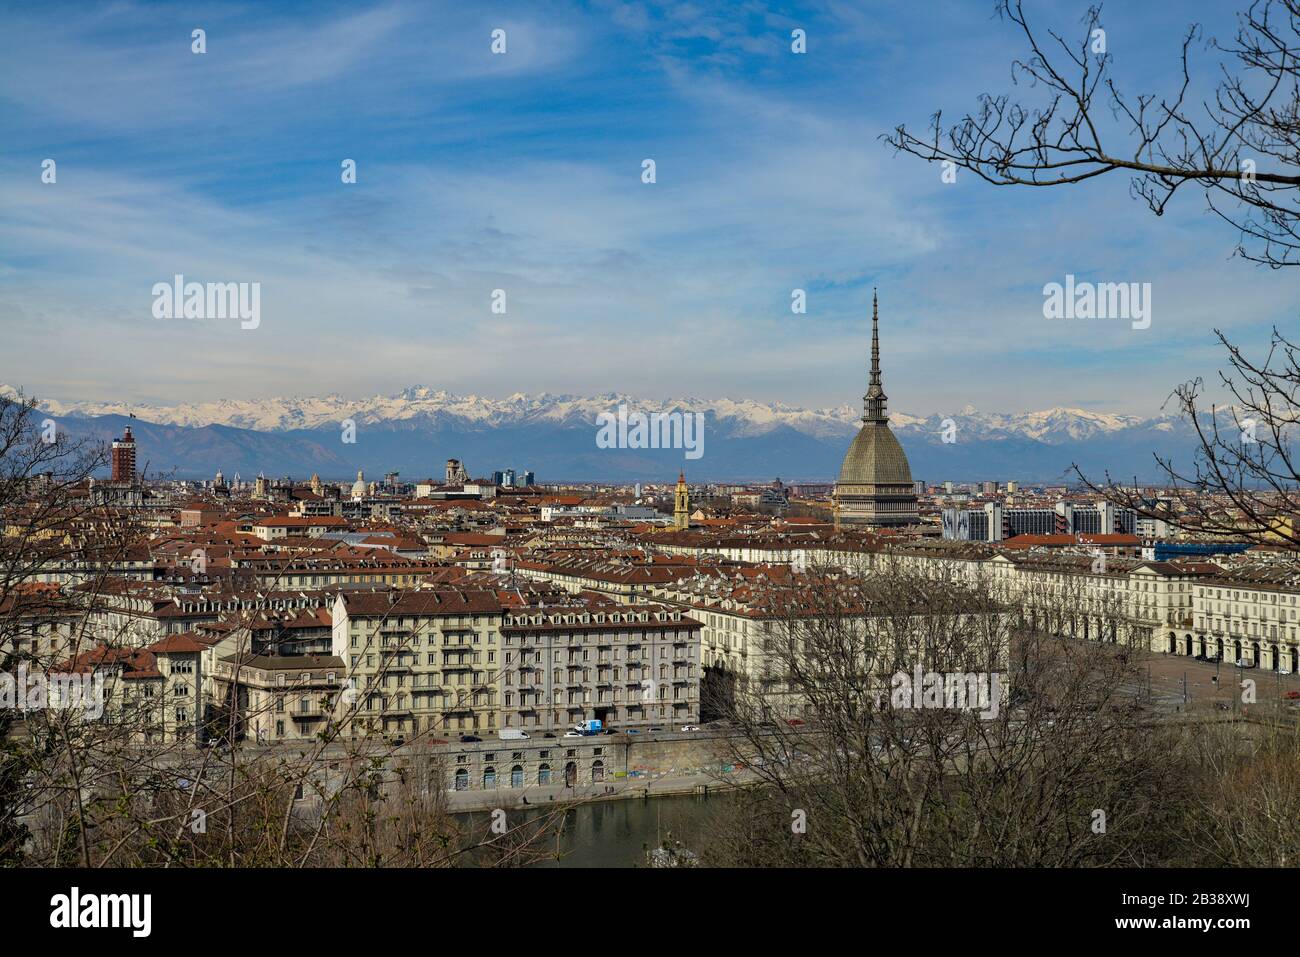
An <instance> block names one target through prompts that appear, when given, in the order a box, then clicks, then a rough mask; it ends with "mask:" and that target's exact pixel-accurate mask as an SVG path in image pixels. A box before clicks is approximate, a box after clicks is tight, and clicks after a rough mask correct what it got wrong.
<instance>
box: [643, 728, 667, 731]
mask: <svg viewBox="0 0 1300 957" xmlns="http://www.w3.org/2000/svg"><path fill="white" fill-rule="evenodd" d="M646 730H647V731H662V730H663V728H647V729H646Z"/></svg>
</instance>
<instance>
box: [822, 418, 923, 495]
mask: <svg viewBox="0 0 1300 957" xmlns="http://www.w3.org/2000/svg"><path fill="white" fill-rule="evenodd" d="M839 484H840V485H907V486H910V485H911V484H912V470H911V468H910V467H909V466H908V464H907V455H906V454H905V453H904V452H903V447H902V446H901V445H899V443H898V439H897V438H895V436H894V433H893V431H891V430H890V428H889V426H888V425H886V424H885V423H884V422H867V423H865V424H864V425H863V426H862V429H861V430H860V431H859V432H858V434H857V437H856V438H855V439H854V440H853V444H852V445H850V446H849V451H848V454H846V455H845V456H844V464H843V465H841V466H840V478H839Z"/></svg>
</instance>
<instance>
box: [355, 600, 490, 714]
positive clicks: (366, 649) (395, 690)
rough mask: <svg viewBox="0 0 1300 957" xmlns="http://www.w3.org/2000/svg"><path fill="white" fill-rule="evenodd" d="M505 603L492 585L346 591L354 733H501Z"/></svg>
mask: <svg viewBox="0 0 1300 957" xmlns="http://www.w3.org/2000/svg"><path fill="white" fill-rule="evenodd" d="M502 612H503V605H502V602H501V600H500V598H499V597H498V596H497V594H496V593H495V592H493V591H489V590H486V589H474V590H471V589H456V588H452V587H439V588H437V589H433V590H421V591H396V590H385V591H370V592H343V593H341V594H340V595H339V596H338V599H337V600H336V601H335V603H334V606H333V608H332V617H333V641H332V654H333V655H334V656H335V657H338V658H340V659H341V660H342V661H343V662H344V665H345V667H346V670H347V683H348V691H349V695H350V696H353V697H355V702H356V706H355V718H354V720H352V721H351V723H350V727H349V733H350V734H352V735H353V736H357V735H362V734H368V733H377V734H385V735H388V736H390V737H392V736H410V735H413V734H417V733H425V732H429V733H432V734H434V735H439V734H448V735H450V734H465V733H472V732H475V731H482V732H495V730H496V729H497V728H498V727H500V726H501V708H502V702H501V697H500V694H499V691H498V688H499V677H500V673H501V670H502V666H503V663H504V659H503V658H502V645H501V630H500V629H501V625H502Z"/></svg>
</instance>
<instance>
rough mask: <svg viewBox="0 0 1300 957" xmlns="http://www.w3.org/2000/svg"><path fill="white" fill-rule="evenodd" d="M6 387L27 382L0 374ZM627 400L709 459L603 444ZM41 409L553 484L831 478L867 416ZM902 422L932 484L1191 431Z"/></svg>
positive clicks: (267, 446)
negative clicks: (603, 422)
mask: <svg viewBox="0 0 1300 957" xmlns="http://www.w3.org/2000/svg"><path fill="white" fill-rule="evenodd" d="M0 394H3V395H9V396H13V395H16V394H17V390H16V389H14V388H12V387H9V386H2V385H0ZM620 405H623V406H626V407H627V409H628V410H629V411H642V412H647V413H648V412H683V413H702V414H703V415H704V417H705V423H706V431H705V436H706V438H705V445H704V456H703V458H701V459H700V460H698V461H693V462H692V461H688V462H685V463H683V455H682V452H681V451H680V450H677V451H673V450H633V449H598V448H597V447H596V444H595V440H594V439H595V434H596V427H597V421H598V420H597V416H598V415H599V414H600V413H602V412H617V410H618V408H619V406H620ZM41 408H42V409H43V410H44V411H45V412H47V413H48V414H49V415H50V416H51V417H53V418H55V419H56V420H57V421H61V422H62V423H63V424H64V425H65V427H66V428H68V429H69V430H70V431H74V432H85V433H93V434H97V435H98V434H102V436H103V437H105V438H107V437H111V436H109V435H108V433H109V432H112V431H118V430H120V427H121V425H120V423H121V421H122V420H124V419H125V418H126V417H127V416H128V415H130V414H134V415H135V417H136V421H135V423H134V424H135V432H136V434H137V436H139V439H140V445H141V453H140V456H141V460H142V461H144V460H145V459H147V458H149V452H150V448H149V443H150V442H154V443H156V445H155V447H154V448H153V452H154V458H152V459H151V461H152V462H153V467H156V468H162V469H164V470H167V469H175V470H176V474H178V475H180V474H197V475H207V474H210V472H211V471H212V470H214V467H215V468H222V469H223V470H224V471H225V472H226V473H227V474H232V473H233V471H235V470H236V469H243V470H244V472H245V474H250V473H251V474H256V473H257V472H258V471H265V472H266V474H268V475H278V474H283V473H284V472H286V471H287V472H290V473H294V472H296V473H298V474H302V473H303V472H304V471H318V472H320V474H321V475H322V476H325V475H326V474H327V473H330V475H331V477H343V476H345V475H346V474H348V473H349V472H352V471H353V470H354V469H355V468H366V469H370V470H372V471H376V472H378V471H388V470H391V469H400V470H401V471H402V473H403V474H404V475H408V476H410V477H412V478H416V477H423V476H425V475H437V474H439V472H440V466H439V461H440V459H441V460H445V459H446V458H449V457H454V458H460V459H463V460H465V461H466V462H467V463H468V466H469V467H470V469H471V471H472V472H474V473H475V474H487V473H490V472H491V471H492V470H494V469H498V468H508V467H509V468H515V469H523V468H530V469H532V470H533V471H535V472H536V473H537V475H538V478H539V480H546V479H552V480H558V479H582V478H590V479H592V480H608V479H621V478H626V479H642V480H649V479H651V478H652V477H653V476H654V475H657V474H658V473H659V472H660V471H663V470H664V468H669V469H675V468H677V467H678V466H679V465H681V464H685V465H686V466H687V467H688V468H689V469H690V470H691V471H692V472H694V473H695V474H697V475H698V476H699V477H700V478H702V479H703V478H713V479H770V478H772V477H774V476H777V475H780V476H782V477H783V478H785V479H787V480H794V479H803V480H816V479H822V480H831V479H833V478H834V475H835V473H836V471H837V470H838V467H839V461H840V459H841V458H842V457H843V453H844V450H845V448H846V447H847V443H848V441H849V440H850V439H851V437H852V435H853V434H854V432H855V431H856V430H857V429H858V427H859V425H860V422H859V418H860V416H861V414H862V412H861V408H860V407H858V406H850V405H844V406H839V407H835V408H822V409H805V408H799V407H796V406H792V405H787V404H784V403H779V402H759V401H756V400H753V399H729V398H720V399H700V398H694V397H686V398H678V399H671V400H666V401H655V400H645V399H641V398H638V397H635V396H629V395H624V394H619V393H608V394H605V395H598V396H576V395H556V394H551V393H541V394H538V395H527V394H524V393H515V394H514V395H510V396H506V397H505V398H491V397H485V396H477V395H456V394H454V393H451V392H447V391H445V390H440V389H431V388H428V387H426V386H412V387H411V388H408V389H404V390H402V391H401V392H398V393H396V394H394V395H387V396H385V395H376V396H371V397H368V398H361V399H351V398H347V397H344V396H341V395H336V394H331V395H325V396H319V397H299V396H289V397H280V398H269V399H222V400H219V401H213V402H196V403H181V404H177V405H145V404H124V403H116V402H63V401H58V400H52V399H51V400H45V399H42V401H41ZM345 420H351V421H352V422H355V423H356V434H357V441H356V443H354V444H347V443H343V442H341V440H340V438H339V435H340V430H341V428H342V423H343V422H344V421H345ZM890 421H891V424H892V426H893V428H894V430H895V432H896V433H897V434H898V436H899V439H900V440H901V441H902V442H903V445H904V448H905V449H906V450H907V452H908V456H909V459H910V460H911V462H912V471H913V474H914V476H915V477H917V478H925V479H927V480H929V481H939V480H942V479H953V480H957V481H969V480H976V479H982V478H1020V479H1022V480H1025V481H1032V480H1035V479H1041V480H1057V479H1059V478H1061V477H1062V475H1063V473H1064V472H1065V471H1066V470H1067V469H1068V468H1069V466H1070V465H1071V464H1072V463H1074V462H1079V464H1081V465H1084V466H1085V467H1092V468H1100V469H1102V470H1105V469H1110V470H1111V471H1112V472H1118V473H1120V474H1125V475H1131V474H1137V475H1139V476H1144V475H1148V474H1151V473H1152V470H1151V468H1150V466H1151V465H1152V464H1153V463H1152V459H1151V452H1152V451H1160V452H1161V453H1162V454H1169V453H1170V452H1173V451H1179V450H1182V449H1184V448H1185V447H1186V445H1187V441H1188V436H1189V432H1188V430H1187V428H1186V426H1185V425H1184V424H1183V423H1181V422H1180V421H1179V420H1178V419H1177V418H1176V417H1173V416H1169V415H1161V416H1156V417H1152V418H1143V417H1141V416H1134V415H1120V414H1113V413H1100V412H1092V411H1088V410H1084V409H1071V408H1055V409H1047V410H1044V411H1040V412H1025V413H996V412H981V411H979V410H977V409H975V408H973V407H970V406H967V407H965V408H963V409H959V410H953V411H951V412H937V413H934V414H931V415H928V416H918V415H911V414H907V413H899V412H895V413H893V414H892V416H891V420H890ZM945 435H947V436H948V437H949V439H950V441H947V442H945V441H944V437H945ZM433 446H436V451H435V449H434V448H433ZM223 457H225V458H227V459H229V460H228V461H223Z"/></svg>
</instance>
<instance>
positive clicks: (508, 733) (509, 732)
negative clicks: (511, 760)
mask: <svg viewBox="0 0 1300 957" xmlns="http://www.w3.org/2000/svg"><path fill="white" fill-rule="evenodd" d="M497 737H498V738H500V739H501V740H502V741H527V740H528V732H527V731H524V730H523V729H522V728H502V729H501V730H500V731H498V732H497Z"/></svg>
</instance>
